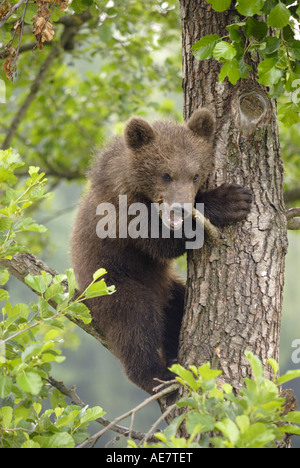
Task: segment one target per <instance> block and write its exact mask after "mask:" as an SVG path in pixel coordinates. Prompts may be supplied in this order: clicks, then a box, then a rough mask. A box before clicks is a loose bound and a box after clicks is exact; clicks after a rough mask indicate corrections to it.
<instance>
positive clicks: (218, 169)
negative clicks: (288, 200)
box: [180, 0, 287, 388]
mask: <svg viewBox="0 0 300 468" xmlns="http://www.w3.org/2000/svg"><path fill="white" fill-rule="evenodd" d="M234 14H236V12H233V11H229V12H226V13H224V14H223V13H222V14H221V13H216V12H214V11H213V10H212V9H211V7H210V5H208V4H207V3H206V1H204V0H203V1H202V0H194V1H190V0H182V1H181V15H182V36H183V89H184V97H185V105H184V113H185V117H186V118H187V117H188V116H189V115H190V114H191V112H192V111H193V110H194V109H195V108H196V107H198V106H206V107H209V108H210V109H211V110H212V111H213V112H214V113H215V117H216V120H217V139H216V163H215V170H214V174H213V176H212V177H211V180H210V187H215V186H217V185H220V184H221V183H223V182H235V183H238V184H241V185H243V186H247V187H249V188H250V189H251V190H252V192H253V197H254V201H253V207H252V211H251V214H250V216H249V217H248V220H247V221H246V222H243V223H240V224H239V225H236V226H232V227H230V228H229V229H228V228H227V229H224V231H223V239H222V241H221V242H220V243H218V244H212V243H207V244H206V245H205V247H204V248H203V249H201V251H193V252H190V254H189V256H188V280H187V281H188V283H187V284H188V293H187V298H186V314H185V318H184V322H183V327H182V335H181V346H180V362H181V363H183V364H184V365H190V364H196V365H200V364H201V363H203V362H206V361H210V362H211V363H213V364H214V366H217V367H218V368H221V369H222V370H223V373H224V379H225V380H226V381H228V382H230V383H231V384H232V385H233V386H234V387H235V388H237V387H239V386H240V384H241V383H242V378H243V377H245V376H246V375H247V374H248V366H247V363H246V360H245V358H244V351H245V350H246V349H248V350H251V351H253V352H254V353H255V354H256V355H258V356H259V357H260V358H261V359H262V360H263V362H264V363H265V364H266V359H267V358H270V357H272V358H274V359H276V360H278V357H279V356H278V353H279V337H280V322H281V306H282V291H283V283H284V258H285V253H286V249H287V234H286V232H287V231H286V217H285V212H284V201H283V190H282V175H283V167H282V161H281V158H280V147H279V139H278V129H277V119H276V107H275V103H274V102H272V101H271V100H269V99H268V97H267V94H266V91H265V89H264V88H263V87H261V86H259V85H258V84H257V82H256V81H255V79H254V76H253V77H251V78H252V79H249V80H246V81H245V80H242V81H240V82H238V83H237V85H235V86H232V85H231V84H230V83H229V82H228V81H227V80H225V81H224V82H223V83H219V81H218V73H219V70H220V64H218V63H217V62H216V61H215V60H214V59H211V60H206V61H204V62H199V61H197V60H195V59H194V57H193V55H192V54H191V52H190V47H191V45H192V44H194V43H195V42H196V41H198V40H199V39H200V38H201V37H202V36H204V35H208V34H219V35H220V36H221V37H222V36H224V35H226V30H225V26H226V25H228V24H230V23H231V22H232V17H233V15H234ZM252 66H253V68H254V70H255V68H256V66H257V64H256V63H252ZM265 368H266V376H268V366H267V365H266V366H265ZM270 370H271V369H270Z"/></svg>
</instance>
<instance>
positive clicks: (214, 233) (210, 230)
mask: <svg viewBox="0 0 300 468" xmlns="http://www.w3.org/2000/svg"><path fill="white" fill-rule="evenodd" d="M192 215H193V218H194V220H195V221H196V223H198V224H199V225H200V226H201V227H204V230H205V232H206V233H207V235H208V236H209V237H210V238H211V239H213V240H218V239H220V231H219V230H218V228H216V226H214V225H213V224H212V223H211V222H210V221H209V219H208V218H205V216H203V214H202V213H200V211H198V210H196V208H193V211H192Z"/></svg>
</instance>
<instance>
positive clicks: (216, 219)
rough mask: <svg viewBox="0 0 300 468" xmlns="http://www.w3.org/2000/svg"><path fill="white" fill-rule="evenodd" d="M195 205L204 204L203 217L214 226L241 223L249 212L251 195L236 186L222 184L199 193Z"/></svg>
mask: <svg viewBox="0 0 300 468" xmlns="http://www.w3.org/2000/svg"><path fill="white" fill-rule="evenodd" d="M196 202H197V203H204V216H205V217H206V218H208V219H209V220H210V221H211V222H212V223H213V224H214V225H215V226H226V225H227V224H232V223H236V222H238V221H243V220H244V219H245V218H246V216H247V214H248V213H249V212H250V208H251V203H252V194H251V192H250V190H249V189H246V188H244V187H241V186H240V185H236V184H223V185H221V186H220V187H217V188H216V189H213V190H210V191H208V192H202V193H201V192H199V193H198V194H197V197H196Z"/></svg>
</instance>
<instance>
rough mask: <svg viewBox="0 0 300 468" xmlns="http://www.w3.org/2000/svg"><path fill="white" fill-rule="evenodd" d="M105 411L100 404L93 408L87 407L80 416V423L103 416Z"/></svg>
mask: <svg viewBox="0 0 300 468" xmlns="http://www.w3.org/2000/svg"><path fill="white" fill-rule="evenodd" d="M104 414H105V411H103V409H102V408H101V407H100V406H94V407H93V408H87V409H86V411H84V414H83V415H82V416H81V417H80V424H86V423H88V422H90V421H95V419H97V418H101V417H102V416H104Z"/></svg>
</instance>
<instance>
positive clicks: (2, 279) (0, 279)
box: [0, 267, 9, 286]
mask: <svg viewBox="0 0 300 468" xmlns="http://www.w3.org/2000/svg"><path fill="white" fill-rule="evenodd" d="M8 280H9V272H8V270H6V268H1V267H0V285H1V286H3V285H4V284H6V283H7V281H8Z"/></svg>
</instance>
